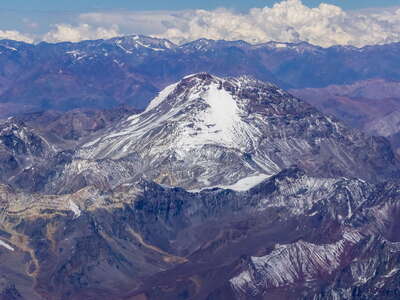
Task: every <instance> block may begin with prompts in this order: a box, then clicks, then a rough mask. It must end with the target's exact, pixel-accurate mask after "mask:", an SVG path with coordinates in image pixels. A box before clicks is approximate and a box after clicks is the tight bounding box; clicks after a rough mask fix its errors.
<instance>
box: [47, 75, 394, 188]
mask: <svg viewBox="0 0 400 300" xmlns="http://www.w3.org/2000/svg"><path fill="white" fill-rule="evenodd" d="M291 165H298V166H300V167H302V168H304V169H305V170H307V171H308V172H309V174H312V175H317V176H324V177H329V176H347V177H360V178H363V179H368V180H372V181H376V180H383V179H385V178H389V177H396V176H397V172H398V171H397V162H396V160H395V158H394V156H393V153H392V152H391V149H390V147H389V144H388V142H387V141H385V140H384V139H381V138H372V137H367V136H365V135H363V134H361V133H360V132H358V131H354V130H349V129H348V128H346V127H345V126H343V125H342V124H341V123H340V122H338V121H337V120H334V119H332V118H331V117H327V116H324V115H322V114H321V113H319V112H318V111H317V110H315V109H314V108H312V107H311V106H309V105H307V104H306V103H304V102H302V101H300V100H298V99H296V98H294V97H293V96H291V95H290V94H288V93H286V92H284V91H283V90H281V89H279V88H278V87H276V86H274V85H271V84H267V83H263V82H260V81H257V80H254V79H251V78H249V77H239V78H230V79H222V78H219V77H215V76H211V75H209V74H207V73H199V74H195V75H190V76H187V77H185V78H184V79H182V80H181V81H179V82H178V83H175V84H173V85H171V86H168V87H167V88H166V89H164V90H163V91H162V92H161V93H160V95H159V96H158V97H156V98H155V99H154V100H153V101H152V102H151V103H150V105H149V107H148V108H147V109H146V110H145V111H144V112H143V113H141V114H138V115H134V116H132V117H129V118H127V119H126V120H125V121H123V122H121V123H120V124H118V125H117V126H116V127H115V128H113V129H111V130H109V131H108V132H106V133H105V134H103V135H102V136H100V137H98V138H97V139H94V140H92V141H90V142H88V143H86V144H84V145H83V146H82V147H80V148H79V150H77V152H76V154H75V155H74V159H73V161H72V162H71V163H70V164H68V165H66V168H65V169H64V171H63V173H62V174H60V176H59V177H58V179H57V180H56V181H55V182H56V183H55V186H59V187H62V189H61V190H59V191H58V192H70V191H73V190H76V189H77V188H81V187H82V184H96V185H98V186H104V185H106V186H110V187H112V186H113V185H114V184H116V183H119V182H121V181H122V180H124V179H129V178H134V177H136V176H141V175H142V174H144V175H145V176H146V178H148V179H149V180H154V181H156V182H158V183H161V184H167V185H169V186H181V187H184V188H187V189H201V188H205V187H211V186H229V185H232V184H237V183H238V182H239V185H240V183H241V182H240V181H241V180H245V181H249V180H255V181H256V180H257V179H259V178H261V179H262V178H266V177H268V176H271V175H273V174H276V173H277V172H279V171H280V170H282V169H285V168H287V167H290V166H291ZM247 178H252V179H247ZM48 189H53V186H49V187H48Z"/></svg>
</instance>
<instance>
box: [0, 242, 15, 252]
mask: <svg viewBox="0 0 400 300" xmlns="http://www.w3.org/2000/svg"><path fill="white" fill-rule="evenodd" d="M0 246H3V247H4V248H6V249H8V250H10V251H14V248H13V247H11V246H10V245H9V244H7V243H6V242H3V241H2V240H0Z"/></svg>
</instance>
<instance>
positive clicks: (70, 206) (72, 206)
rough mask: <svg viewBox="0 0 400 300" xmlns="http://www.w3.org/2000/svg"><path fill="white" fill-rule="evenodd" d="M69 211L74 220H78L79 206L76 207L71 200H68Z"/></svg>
mask: <svg viewBox="0 0 400 300" xmlns="http://www.w3.org/2000/svg"><path fill="white" fill-rule="evenodd" d="M69 209H70V210H72V211H73V213H74V215H75V218H78V217H79V216H80V215H81V210H80V209H79V206H78V205H76V204H75V203H74V202H73V201H72V200H69Z"/></svg>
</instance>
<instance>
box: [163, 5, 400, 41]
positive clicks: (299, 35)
mask: <svg viewBox="0 0 400 300" xmlns="http://www.w3.org/2000/svg"><path fill="white" fill-rule="evenodd" d="M158 36H162V37H165V38H168V39H171V40H172V41H174V42H177V43H182V42H187V41H190V40H195V39H198V38H202V37H205V38H210V39H226V40H245V41H247V42H250V43H262V42H267V41H278V42H299V41H307V42H309V43H311V44H315V45H320V46H323V47H328V46H332V45H338V44H339V45H353V46H358V47H360V46H364V45H368V44H383V43H389V42H398V41H400V9H393V10H379V11H377V12H374V11H372V10H370V11H359V12H357V11H352V12H347V11H344V10H342V9H341V8H340V7H338V6H334V5H329V4H324V3H322V4H320V5H319V6H318V7H316V8H309V7H307V6H305V5H303V3H302V2H301V1H300V0H287V1H282V2H280V3H277V4H275V5H274V6H272V7H265V8H253V9H251V10H250V11H249V12H248V13H246V14H237V13H234V12H232V11H230V10H227V9H218V10H214V11H206V10H196V11H191V12H184V13H182V14H181V15H180V17H179V18H177V19H176V22H175V23H171V24H169V28H166V30H165V31H164V32H162V33H160V34H158Z"/></svg>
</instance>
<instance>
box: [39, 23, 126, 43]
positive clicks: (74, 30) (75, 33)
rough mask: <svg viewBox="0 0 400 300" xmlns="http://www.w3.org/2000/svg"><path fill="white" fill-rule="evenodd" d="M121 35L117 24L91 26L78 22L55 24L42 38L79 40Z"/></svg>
mask: <svg viewBox="0 0 400 300" xmlns="http://www.w3.org/2000/svg"><path fill="white" fill-rule="evenodd" d="M119 35H121V33H119V31H118V26H117V25H113V26H111V27H108V28H105V27H93V26H91V25H89V24H80V25H79V26H72V25H68V24H57V25H55V28H54V30H52V31H50V32H48V33H47V34H46V35H45V36H44V37H43V40H45V41H47V42H53V43H55V42H64V41H70V42H79V41H82V40H95V39H108V38H112V37H116V36H119Z"/></svg>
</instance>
